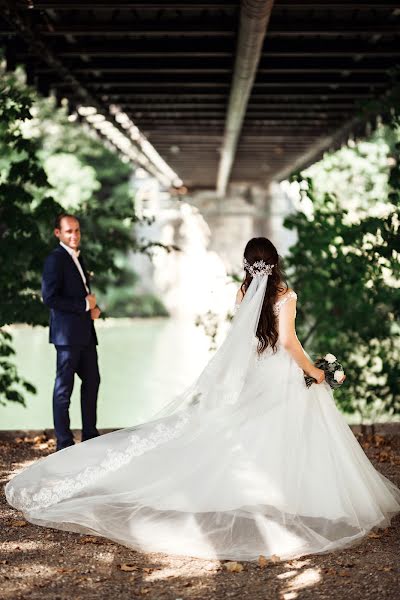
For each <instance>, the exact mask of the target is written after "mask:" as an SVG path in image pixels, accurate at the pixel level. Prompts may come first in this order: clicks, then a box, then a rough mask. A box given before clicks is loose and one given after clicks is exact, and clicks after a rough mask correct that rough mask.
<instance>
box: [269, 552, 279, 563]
mask: <svg viewBox="0 0 400 600" xmlns="http://www.w3.org/2000/svg"><path fill="white" fill-rule="evenodd" d="M271 562H273V563H277V562H281V557H280V556H278V555H277V554H273V555H272V556H271Z"/></svg>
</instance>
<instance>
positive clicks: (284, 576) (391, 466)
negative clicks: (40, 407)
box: [0, 425, 400, 600]
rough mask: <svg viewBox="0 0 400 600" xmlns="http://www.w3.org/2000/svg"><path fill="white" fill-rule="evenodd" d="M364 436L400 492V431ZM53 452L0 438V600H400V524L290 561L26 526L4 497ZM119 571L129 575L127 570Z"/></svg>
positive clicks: (6, 435) (42, 444)
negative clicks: (236, 557)
mask: <svg viewBox="0 0 400 600" xmlns="http://www.w3.org/2000/svg"><path fill="white" fill-rule="evenodd" d="M376 431H377V432H376V433H375V434H374V435H372V434H370V435H365V434H364V435H359V440H360V443H361V444H362V446H363V448H364V450H365V451H366V453H367V455H368V456H369V458H370V459H371V460H372V461H373V463H374V465H375V466H376V467H377V468H378V469H379V470H380V471H381V472H382V473H383V474H384V475H386V476H387V477H389V478H390V479H391V480H392V481H393V482H394V483H396V484H397V485H400V426H398V425H396V426H394V425H392V426H385V427H380V428H379V429H377V430H376ZM52 449H53V445H52V441H51V440H50V442H49V439H48V435H46V434H43V432H42V433H41V434H40V432H24V433H23V434H22V433H21V432H0V455H1V473H0V486H1V499H0V519H1V533H0V536H1V537H0V553H1V556H0V598H1V599H4V600H5V599H7V600H22V599H23V600H25V599H26V600H28V599H29V600H39V599H40V600H44V599H46V600H47V599H49V600H71V599H72V598H73V599H74V600H92V599H93V600H94V599H96V600H103V599H104V600H106V599H107V600H109V599H112V600H114V599H118V600H127V599H129V600H133V599H136V598H147V599H148V600H180V599H181V600H191V599H201V600H209V599H216V600H222V599H225V598H238V599H242V598H249V599H251V600H269V599H275V598H276V599H282V600H296V599H298V600H303V599H307V598H313V599H314V598H327V599H335V600H341V599H342V598H343V599H344V598H347V597H350V596H351V597H352V598H353V597H356V598H360V599H361V598H362V599H363V600H365V599H368V598H371V599H372V598H373V599H374V600H376V599H378V598H379V600H380V599H382V598H388V599H390V600H394V599H395V598H396V597H398V596H397V594H398V589H399V579H400V578H399V571H400V569H399V556H400V535H399V533H400V516H398V517H396V518H395V519H394V520H393V523H392V527H390V528H388V529H385V530H377V531H376V532H371V533H370V534H369V536H368V537H366V538H365V539H364V540H363V541H362V542H361V543H360V544H359V545H358V546H355V547H353V548H350V549H348V550H343V551H340V552H335V553H332V554H324V555H314V556H305V557H302V558H301V559H297V560H292V561H282V562H277V563H271V562H268V563H267V564H266V565H265V566H260V565H259V564H257V563H246V562H244V563H242V566H243V570H242V571H240V572H229V571H228V570H227V563H228V561H217V560H202V559H197V558H191V557H185V556H168V555H166V554H153V553H149V554H146V553H141V552H136V551H133V550H129V549H128V548H125V547H123V546H120V545H118V544H115V543H113V542H110V541H108V540H106V539H104V538H100V537H95V536H81V535H79V534H75V533H70V532H64V531H59V530H52V529H47V528H43V527H37V526H34V525H31V524H30V523H27V522H26V521H25V520H24V519H23V517H22V515H21V513H19V512H18V511H16V510H14V509H13V508H11V507H10V506H9V505H8V504H7V502H6V500H5V497H4V484H5V483H6V482H7V481H8V479H9V478H10V477H11V475H12V473H13V472H14V471H16V470H18V469H19V468H20V467H21V466H23V465H24V464H28V462H31V461H32V460H36V459H37V458H40V457H41V456H45V455H46V454H48V453H49V452H51V451H52ZM121 567H122V568H121Z"/></svg>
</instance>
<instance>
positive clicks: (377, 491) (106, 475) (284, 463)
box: [6, 276, 400, 560]
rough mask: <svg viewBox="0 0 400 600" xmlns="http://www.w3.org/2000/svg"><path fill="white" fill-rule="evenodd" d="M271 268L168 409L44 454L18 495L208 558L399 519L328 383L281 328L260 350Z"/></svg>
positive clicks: (101, 529) (147, 547) (327, 546)
mask: <svg viewBox="0 0 400 600" xmlns="http://www.w3.org/2000/svg"><path fill="white" fill-rule="evenodd" d="M267 281H268V276H264V277H254V279H253V280H252V283H251V285H250V286H249V288H248V290H247V293H246V295H245V297H244V300H243V302H242V304H241V305H240V307H239V310H238V311H237V312H236V314H235V317H234V319H233V323H232V325H231V328H230V331H229V333H228V335H227V338H226V340H225V342H224V343H223V344H222V346H221V348H220V349H219V350H218V351H217V352H216V354H215V355H214V357H213V358H212V359H211V361H210V363H209V364H208V365H207V367H206V368H205V369H204V371H203V373H202V374H201V375H200V377H199V379H198V380H197V381H196V382H195V383H194V384H193V386H191V388H190V389H189V390H187V391H186V392H185V394H183V395H182V396H181V397H180V398H178V399H176V400H175V401H173V402H172V403H171V404H169V405H168V406H167V407H166V409H164V410H163V411H161V413H158V415H157V418H154V419H153V420H151V421H149V422H146V423H142V424H140V425H138V426H135V427H128V428H126V429H122V430H119V431H115V432H112V433H109V434H107V435H103V436H100V437H97V438H94V439H92V440H88V441H86V442H83V443H80V444H78V445H75V446H71V447H69V448H66V449H64V450H61V451H59V452H57V453H54V454H52V455H50V456H48V457H45V458H42V459H40V460H38V461H37V462H36V463H34V464H32V465H31V466H29V467H27V468H26V469H24V470H23V471H22V472H20V473H19V474H17V475H16V476H14V478H13V479H12V480H11V481H10V482H8V484H7V485H6V496H7V500H8V502H9V503H10V504H11V505H13V506H14V507H16V508H17V509H19V510H21V511H23V513H24V515H25V518H26V519H27V520H28V521H30V522H31V523H34V524H37V525H43V526H47V527H53V528H57V529H63V530H68V531H75V532H80V533H85V534H94V535H100V536H104V537H106V538H110V539H112V540H115V541H116V542H119V543H121V544H124V545H125V546H127V547H129V548H133V549H137V550H142V551H149V552H165V553H170V554H181V555H190V556H195V557H204V558H210V559H212V558H219V559H233V560H257V558H258V556H259V555H264V556H266V557H270V556H271V555H273V554H275V555H278V556H280V557H281V558H282V559H287V558H294V557H299V556H302V555H304V554H309V553H322V552H328V551H331V550H334V549H337V548H343V547H346V546H348V545H351V544H354V543H357V542H358V541H359V540H360V539H361V538H362V537H363V536H365V535H366V533H367V532H368V531H369V530H370V529H371V528H372V527H374V526H378V527H386V526H388V525H389V524H390V520H391V517H392V516H393V515H394V514H395V513H397V512H399V511H400V490H399V489H398V488H397V487H396V486H395V485H394V484H393V483H391V481H389V480H388V479H387V478H385V477H384V476H383V475H381V474H380V473H379V472H378V471H376V470H375V468H374V467H373V466H372V464H371V463H370V461H369V460H368V458H367V457H366V455H365V454H364V452H363V450H362V448H361V447H360V445H359V443H358V442H357V440H356V438H355V437H354V435H353V434H352V432H351V430H350V428H349V427H348V425H347V424H346V422H345V420H344V418H343V417H342V415H341V414H340V412H339V411H338V409H337V408H336V406H335V402H334V399H333V395H332V391H331V389H330V388H329V386H328V385H327V384H326V383H325V382H324V383H322V384H320V385H316V384H314V385H312V386H311V387H310V388H307V387H306V386H305V383H304V377H303V373H302V371H301V369H300V368H299V367H298V366H297V364H296V363H295V361H294V360H293V359H292V358H291V356H290V354H289V353H288V352H287V351H286V350H285V349H284V348H283V347H280V346H279V342H278V351H277V352H276V353H275V354H273V353H272V352H270V351H266V352H265V353H264V354H263V355H261V357H258V355H257V353H256V344H257V339H256V337H255V331H256V327H257V323H258V318H259V314H260V310H261V305H262V299H263V296H264V292H265V287H266V285H267ZM295 300H296V294H295V293H294V292H289V293H288V294H287V295H286V296H285V297H284V298H283V300H280V301H279V302H278V303H276V304H275V307H274V311H275V313H276V314H277V318H279V314H280V310H282V309H283V307H284V306H285V303H286V302H289V301H292V302H293V301H295ZM117 400H118V398H117V397H116V398H110V399H109V401H110V402H116V401H117Z"/></svg>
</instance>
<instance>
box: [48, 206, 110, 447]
mask: <svg viewBox="0 0 400 600" xmlns="http://www.w3.org/2000/svg"><path fill="white" fill-rule="evenodd" d="M54 235H55V236H56V237H57V238H58V239H59V242H60V243H59V245H58V246H57V248H55V249H54V250H53V252H51V254H49V256H48V257H47V258H46V261H45V265H44V270H43V278H42V297H43V302H44V303H45V304H46V306H48V307H49V308H50V343H52V344H54V345H55V347H56V350H57V375H56V381H55V385H54V392H53V418H54V430H55V434H56V438H57V450H62V449H63V448H66V447H67V446H72V445H73V444H74V443H75V441H74V437H73V435H72V431H71V429H70V419H69V404H70V399H71V394H72V390H73V387H74V378H75V373H76V374H77V375H78V376H79V378H80V379H81V382H82V384H81V413H82V441H85V440H89V439H91V438H93V437H96V436H98V435H99V432H98V431H97V429H96V416H97V415H96V411H97V393H98V389H99V385H100V374H99V367H98V364H97V350H96V345H97V336H96V331H95V328H94V323H93V321H94V320H96V319H98V318H99V316H100V309H99V308H98V307H97V305H96V296H95V295H94V294H91V292H90V282H89V276H88V273H87V271H86V269H85V264H84V262H83V260H82V257H81V256H80V251H79V245H80V241H81V231H80V226H79V220H78V219H77V217H74V216H73V215H69V214H61V215H59V216H58V217H57V218H56V222H55V228H54Z"/></svg>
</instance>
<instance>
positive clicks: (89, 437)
mask: <svg viewBox="0 0 400 600" xmlns="http://www.w3.org/2000/svg"><path fill="white" fill-rule="evenodd" d="M99 435H100V433H99V432H98V431H97V429H96V431H95V432H94V433H92V434H91V435H83V433H82V437H81V442H87V440H92V439H93V438H96V437H99Z"/></svg>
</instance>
